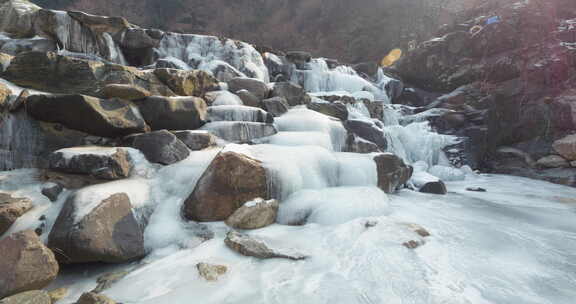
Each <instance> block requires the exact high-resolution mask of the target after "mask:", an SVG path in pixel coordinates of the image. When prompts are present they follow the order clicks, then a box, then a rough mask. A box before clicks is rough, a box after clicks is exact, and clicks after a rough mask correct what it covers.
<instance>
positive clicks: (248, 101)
mask: <svg viewBox="0 0 576 304" xmlns="http://www.w3.org/2000/svg"><path fill="white" fill-rule="evenodd" d="M236 95H238V97H240V99H242V103H243V104H244V105H245V106H249V107H258V106H260V100H261V99H260V98H258V97H256V95H254V94H253V93H251V92H250V91H248V90H240V91H238V92H236Z"/></svg>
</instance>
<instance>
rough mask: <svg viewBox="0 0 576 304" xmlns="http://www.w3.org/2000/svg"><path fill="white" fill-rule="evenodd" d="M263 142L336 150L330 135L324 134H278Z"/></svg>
mask: <svg viewBox="0 0 576 304" xmlns="http://www.w3.org/2000/svg"><path fill="white" fill-rule="evenodd" d="M262 142H263V143H269V144H273V145H279V146H319V147H322V148H324V149H327V150H332V149H334V147H333V145H332V139H331V138H330V135H329V134H326V133H323V132H312V131H309V132H287V131H285V132H278V133H277V134H275V135H272V136H270V137H267V138H265V139H262Z"/></svg>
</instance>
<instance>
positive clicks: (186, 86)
mask: <svg viewBox="0 0 576 304" xmlns="http://www.w3.org/2000/svg"><path fill="white" fill-rule="evenodd" d="M154 74H155V75H156V76H157V77H158V78H159V79H160V80H161V81H162V82H163V83H165V84H166V85H167V86H168V87H169V88H170V89H172V91H174V93H176V94H177V95H181V96H197V97H203V96H204V94H205V93H206V92H208V91H215V90H218V89H219V88H220V85H219V84H218V80H216V78H214V77H212V75H210V74H208V73H206V72H204V71H201V70H192V71H182V70H176V69H156V70H154Z"/></svg>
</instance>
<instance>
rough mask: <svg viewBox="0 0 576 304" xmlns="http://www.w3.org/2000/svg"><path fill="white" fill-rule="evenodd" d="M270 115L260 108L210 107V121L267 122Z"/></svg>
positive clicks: (236, 106)
mask: <svg viewBox="0 0 576 304" xmlns="http://www.w3.org/2000/svg"><path fill="white" fill-rule="evenodd" d="M267 115H268V113H267V112H266V111H264V110H262V109H260V108H255V107H248V106H243V105H216V106H210V107H208V119H209V120H210V121H249V122H265V120H266V116H267Z"/></svg>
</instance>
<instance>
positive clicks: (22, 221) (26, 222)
mask: <svg viewBox="0 0 576 304" xmlns="http://www.w3.org/2000/svg"><path fill="white" fill-rule="evenodd" d="M40 175H41V172H40V171H39V170H37V169H18V170H13V171H3V172H0V191H1V192H7V193H9V194H10V195H12V196H14V197H27V198H30V199H31V200H32V203H33V204H34V207H33V208H32V209H31V210H30V211H28V212H26V213H25V214H24V215H22V216H21V217H20V218H18V220H17V221H16V222H15V223H14V224H13V225H12V226H11V227H10V229H9V230H8V231H6V233H5V234H4V236H7V235H10V234H12V233H15V232H20V231H23V230H28V229H30V230H35V229H36V228H42V232H43V233H42V235H41V236H40V238H41V239H42V241H43V242H46V241H47V237H48V234H49V233H50V230H52V226H53V225H54V222H55V221H56V218H57V217H58V214H59V213H60V210H61V209H62V206H63V205H64V202H65V201H66V199H67V197H68V195H69V194H70V193H71V191H67V190H64V191H63V192H62V193H61V194H60V195H59V196H58V200H57V201H55V202H51V201H50V200H49V199H48V198H47V197H46V196H44V195H43V194H42V188H43V186H44V183H43V182H42V181H41V180H40V178H39V177H40ZM42 216H44V217H45V220H40V218H41V217H42ZM1 238H2V235H0V239H1Z"/></svg>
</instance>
